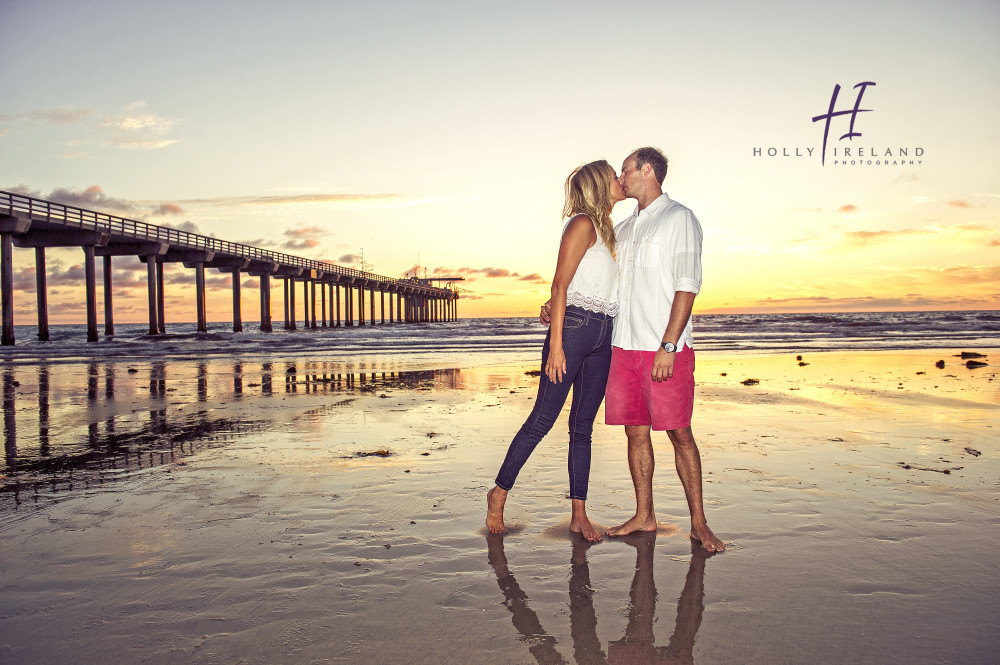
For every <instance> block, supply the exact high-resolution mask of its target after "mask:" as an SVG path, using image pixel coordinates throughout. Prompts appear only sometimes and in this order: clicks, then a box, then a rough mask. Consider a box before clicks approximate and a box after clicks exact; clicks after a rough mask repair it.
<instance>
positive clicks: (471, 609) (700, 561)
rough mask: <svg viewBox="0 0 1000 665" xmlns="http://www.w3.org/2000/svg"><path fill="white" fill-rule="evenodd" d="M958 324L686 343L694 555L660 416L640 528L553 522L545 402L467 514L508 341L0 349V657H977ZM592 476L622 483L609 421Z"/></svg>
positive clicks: (989, 447)
mask: <svg viewBox="0 0 1000 665" xmlns="http://www.w3.org/2000/svg"><path fill="white" fill-rule="evenodd" d="M961 351H962V349H949V350H940V351H884V352H853V353H851V352H833V353H814V354H807V355H805V356H804V357H803V359H802V361H801V362H802V363H804V364H800V361H799V360H797V359H796V356H795V354H791V355H790V354H781V355H738V356H737V355H733V356H727V355H724V354H703V355H701V356H699V359H698V368H697V372H696V377H697V380H698V384H699V388H698V394H697V400H698V401H697V404H696V409H695V421H694V423H693V427H694V431H695V434H696V436H697V438H698V441H699V446H700V448H701V452H702V458H703V463H704V469H705V497H706V510H707V513H708V519H709V524H710V525H711V526H712V527H713V528H714V530H715V531H716V533H717V534H719V535H720V536H721V537H722V538H723V539H724V540H725V541H726V543H727V548H728V549H727V551H726V552H725V553H723V554H718V555H714V556H705V555H704V554H702V553H700V552H698V551H697V550H695V551H694V552H693V551H692V546H691V543H690V541H689V539H688V537H687V534H688V528H689V524H688V520H687V508H686V504H685V501H684V495H683V492H682V491H681V488H680V485H679V482H678V480H677V477H676V474H675V473H674V471H673V467H672V454H671V450H670V447H669V444H668V443H667V440H666V437H665V436H664V435H662V434H661V435H659V436H658V437H656V438H654V443H655V449H656V454H657V462H658V467H657V472H656V476H655V478H654V490H655V493H656V494H655V496H656V506H657V517H658V519H659V521H660V523H661V528H660V530H659V532H658V533H657V534H656V535H655V537H654V536H649V537H633V538H627V539H605V541H604V542H602V543H599V544H596V545H593V546H590V545H587V544H585V543H582V542H580V541H578V540H574V539H573V538H571V537H570V535H569V534H568V532H567V528H566V527H567V525H568V517H569V501H568V500H567V499H566V498H565V495H566V489H567V488H566V470H565V465H566V461H565V449H566V444H565V441H566V435H565V430H566V422H565V418H566V414H565V413H564V414H563V416H562V418H561V419H560V420H559V421H558V422H557V423H556V426H555V428H554V429H553V432H552V433H550V435H549V437H547V438H546V440H545V441H544V442H543V443H542V445H541V446H540V447H539V449H538V450H537V451H536V453H535V455H534V456H533V457H532V459H531V460H530V461H529V463H528V465H527V467H526V468H525V470H524V472H523V473H522V475H521V477H520V479H519V481H518V484H517V486H516V487H515V488H514V490H513V491H512V492H511V495H510V499H509V501H508V512H507V518H508V522H509V523H510V525H511V527H512V528H511V532H510V533H508V534H507V535H506V536H504V537H489V536H488V535H487V533H486V531H485V529H484V526H483V521H484V517H485V501H484V496H485V493H486V491H487V490H488V489H489V488H490V487H492V485H493V478H494V475H495V472H496V469H497V467H498V465H499V463H500V461H501V459H502V457H503V454H504V452H505V451H506V446H507V444H508V442H509V440H510V438H511V437H512V436H513V434H514V432H515V431H516V429H517V427H518V426H519V425H520V423H521V421H522V420H523V418H524V416H525V415H526V414H527V413H528V411H529V410H530V408H531V405H532V401H533V397H534V390H535V386H536V384H537V378H536V377H533V376H531V375H529V374H527V373H526V372H528V371H530V370H532V369H535V367H534V366H526V365H524V364H515V365H502V366H501V365H494V366H481V367H472V368H469V369H464V368H463V369H448V368H445V369H439V370H426V371H419V372H406V371H392V372H370V373H365V374H346V373H344V371H343V367H341V366H339V365H337V364H336V363H309V362H305V361H302V362H296V363H288V362H281V363H267V364H265V363H261V362H235V361H228V360H222V359H212V360H209V361H206V362H193V361H176V362H175V361H171V362H170V363H157V362H151V361H143V362H140V361H128V362H126V361H115V360H113V359H105V360H101V361H100V362H94V363H86V362H82V363H64V364H53V365H45V364H31V363H29V364H23V365H7V366H5V367H4V368H3V369H2V373H3V380H4V434H5V444H6V446H5V451H6V464H7V466H6V468H7V475H6V477H5V478H4V479H3V483H4V485H3V492H2V493H0V590H2V597H3V609H2V611H0V662H3V663H12V664H13V663H17V664H29V663H46V664H47V663H52V662H73V663H181V662H183V663H529V664H530V663H545V664H548V663H611V664H614V663H703V664H707V663H760V664H775V663H805V662H809V663H830V664H833V663H872V664H883V663H900V664H904V663H905V664H907V665H913V664H917V663H962V664H977V663H983V664H986V663H994V662H996V661H997V658H998V656H1000V638H998V637H997V634H996V626H995V623H996V620H995V616H996V613H997V612H998V610H1000V570H998V568H1000V557H998V556H997V551H998V545H1000V530H998V529H997V524H998V522H1000V510H998V508H1000V503H998V500H1000V480H998V479H1000V450H998V448H997V445H996V440H997V427H998V426H1000V378H998V376H997V371H996V366H997V364H998V363H1000V349H978V351H980V352H981V353H983V354H985V355H986V356H987V358H986V359H985V360H986V362H988V363H989V364H988V365H987V366H985V367H980V368H976V369H969V368H967V367H966V366H965V365H964V361H963V360H961V359H960V358H958V357H956V354H958V353H960V352H961ZM938 360H944V361H945V366H944V368H938V367H936V366H935V362H936V361H938ZM752 380H755V381H752ZM598 418H599V421H600V420H602V419H603V411H602V412H601V413H600V414H599V416H598ZM588 505H589V507H590V513H591V516H592V518H593V519H595V520H596V521H597V522H599V523H601V524H603V525H612V524H616V523H618V522H620V521H623V520H624V519H625V518H626V517H628V515H629V514H630V510H631V509H632V508H633V507H634V503H633V496H632V489H631V483H630V480H629V475H628V468H627V464H626V460H625V455H624V437H623V434H622V432H621V428H618V427H608V426H604V425H598V426H597V427H596V428H595V433H594V452H593V470H592V475H591V489H590V499H589V501H588Z"/></svg>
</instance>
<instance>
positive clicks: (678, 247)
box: [670, 209, 702, 293]
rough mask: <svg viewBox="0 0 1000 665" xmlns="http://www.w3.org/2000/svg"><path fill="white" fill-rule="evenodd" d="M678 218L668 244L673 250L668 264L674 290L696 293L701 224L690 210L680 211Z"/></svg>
mask: <svg viewBox="0 0 1000 665" xmlns="http://www.w3.org/2000/svg"><path fill="white" fill-rule="evenodd" d="M678 217H680V219H677V220H676V223H675V224H674V225H673V229H672V231H673V233H672V234H671V235H672V236H673V237H672V238H671V242H670V244H671V246H672V248H673V250H674V251H673V260H672V261H671V262H670V267H671V276H672V277H673V283H674V290H675V291H687V292H688V293H698V292H699V291H700V290H701V242H702V231H701V224H699V223H698V218H697V217H695V216H694V213H692V212H691V211H690V210H686V209H685V210H683V211H681V212H680V213H679V214H678Z"/></svg>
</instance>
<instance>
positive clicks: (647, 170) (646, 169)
mask: <svg viewBox="0 0 1000 665" xmlns="http://www.w3.org/2000/svg"><path fill="white" fill-rule="evenodd" d="M640 172H641V173H642V177H643V178H648V177H649V175H650V174H651V173H652V172H653V165H652V164H649V163H646V164H643V165H642V168H641V169H640Z"/></svg>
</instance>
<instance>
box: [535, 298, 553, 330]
mask: <svg viewBox="0 0 1000 665" xmlns="http://www.w3.org/2000/svg"><path fill="white" fill-rule="evenodd" d="M551 321H552V301H551V300H546V301H545V304H544V305H542V311H541V312H539V313H538V322H539V323H541V324H542V325H543V326H547V325H549V323H550V322H551Z"/></svg>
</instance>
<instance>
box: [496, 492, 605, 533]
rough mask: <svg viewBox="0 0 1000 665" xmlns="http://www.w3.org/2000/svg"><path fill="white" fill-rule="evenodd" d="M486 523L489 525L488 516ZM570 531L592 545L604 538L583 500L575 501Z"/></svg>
mask: <svg viewBox="0 0 1000 665" xmlns="http://www.w3.org/2000/svg"><path fill="white" fill-rule="evenodd" d="M486 523H487V524H489V517H488V516H487V520H486ZM569 530H570V531H572V532H573V533H578V534H580V535H581V536H583V537H584V538H586V539H587V540H588V541H590V542H592V543H596V542H597V541H599V540H602V539H603V538H604V536H602V535H601V534H600V532H598V530H597V529H595V528H594V525H593V524H591V523H590V518H589V517H587V502H586V501H584V500H582V499H573V517H572V518H571V519H570V522H569Z"/></svg>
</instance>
